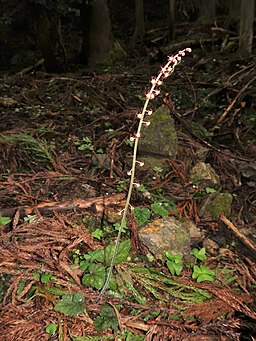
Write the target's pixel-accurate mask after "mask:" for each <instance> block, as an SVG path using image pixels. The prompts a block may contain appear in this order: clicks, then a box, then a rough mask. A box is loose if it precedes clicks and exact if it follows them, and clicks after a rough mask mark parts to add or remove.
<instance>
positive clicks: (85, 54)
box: [80, 0, 91, 65]
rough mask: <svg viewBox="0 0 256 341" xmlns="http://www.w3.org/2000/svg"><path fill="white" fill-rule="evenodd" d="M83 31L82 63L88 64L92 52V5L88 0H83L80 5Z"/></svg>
mask: <svg viewBox="0 0 256 341" xmlns="http://www.w3.org/2000/svg"><path fill="white" fill-rule="evenodd" d="M80 18H81V31H82V48H81V51H80V63H81V64H85V65H87V64H88V58H89V54H90V52H89V51H90V45H89V32H90V22H91V5H90V4H89V1H88V0H83V1H82V3H81V6H80Z"/></svg>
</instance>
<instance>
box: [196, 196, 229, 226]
mask: <svg viewBox="0 0 256 341" xmlns="http://www.w3.org/2000/svg"><path fill="white" fill-rule="evenodd" d="M232 200H233V196H232V195H231V194H230V193H217V192H216V193H211V194H208V195H207V196H206V197H205V199H204V202H203V203H202V205H201V207H200V209H199V216H200V217H202V218H204V219H209V220H213V221H218V219H219V218H220V215H221V214H222V213H223V214H225V215H226V216H229V215H230V213H231V205H232Z"/></svg>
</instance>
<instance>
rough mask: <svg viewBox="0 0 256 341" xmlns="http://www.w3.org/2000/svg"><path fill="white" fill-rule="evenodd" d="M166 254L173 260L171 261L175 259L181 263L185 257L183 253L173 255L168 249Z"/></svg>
mask: <svg viewBox="0 0 256 341" xmlns="http://www.w3.org/2000/svg"><path fill="white" fill-rule="evenodd" d="M165 256H166V257H167V258H168V259H169V260H171V261H174V262H175V263H180V262H181V260H182V258H183V255H182V254H180V253H178V254H177V255H173V254H171V253H170V252H168V251H166V252H165Z"/></svg>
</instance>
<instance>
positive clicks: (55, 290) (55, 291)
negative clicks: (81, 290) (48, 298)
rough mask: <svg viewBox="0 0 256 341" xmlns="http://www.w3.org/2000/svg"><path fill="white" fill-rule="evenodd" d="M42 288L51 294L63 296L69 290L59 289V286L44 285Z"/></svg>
mask: <svg viewBox="0 0 256 341" xmlns="http://www.w3.org/2000/svg"><path fill="white" fill-rule="evenodd" d="M44 290H45V291H47V292H49V294H51V295H56V296H64V295H68V294H69V292H68V291H65V290H62V289H59V288H56V287H52V288H51V287H44Z"/></svg>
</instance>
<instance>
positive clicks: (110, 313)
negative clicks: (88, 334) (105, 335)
mask: <svg viewBox="0 0 256 341" xmlns="http://www.w3.org/2000/svg"><path fill="white" fill-rule="evenodd" d="M117 327H118V319H117V317H116V314H115V311H114V309H113V308H112V307H111V306H110V305H109V304H108V305H105V307H103V309H102V310H101V312H100V316H98V317H96V319H95V321H94V328H95V330H96V331H98V332H102V331H104V330H107V329H108V328H112V329H114V330H115V329H117Z"/></svg>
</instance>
